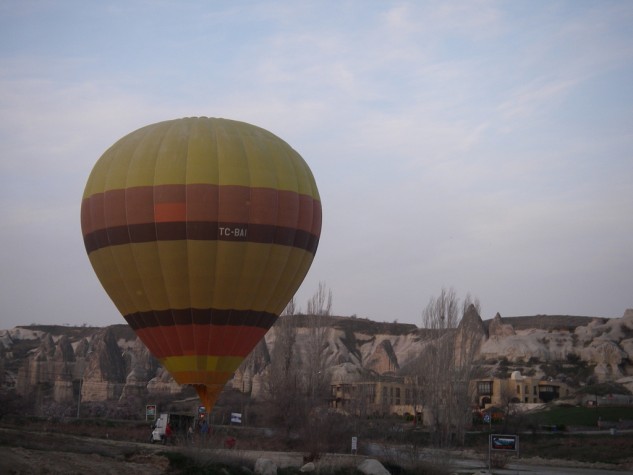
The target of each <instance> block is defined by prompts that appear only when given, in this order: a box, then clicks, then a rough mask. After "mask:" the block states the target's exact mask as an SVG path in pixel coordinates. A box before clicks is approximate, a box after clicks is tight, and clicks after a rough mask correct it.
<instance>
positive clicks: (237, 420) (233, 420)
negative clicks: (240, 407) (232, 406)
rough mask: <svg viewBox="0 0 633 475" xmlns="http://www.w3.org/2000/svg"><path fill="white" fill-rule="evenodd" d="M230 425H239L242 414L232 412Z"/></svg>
mask: <svg viewBox="0 0 633 475" xmlns="http://www.w3.org/2000/svg"><path fill="white" fill-rule="evenodd" d="M231 423H232V424H241V423H242V413H241V412H232V413H231Z"/></svg>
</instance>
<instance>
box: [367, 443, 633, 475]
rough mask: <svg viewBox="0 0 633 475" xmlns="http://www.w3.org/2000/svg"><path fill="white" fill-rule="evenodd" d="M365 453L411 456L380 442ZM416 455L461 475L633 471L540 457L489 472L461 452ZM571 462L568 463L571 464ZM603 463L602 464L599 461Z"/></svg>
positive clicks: (614, 473)
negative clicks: (447, 467)
mask: <svg viewBox="0 0 633 475" xmlns="http://www.w3.org/2000/svg"><path fill="white" fill-rule="evenodd" d="M365 449H366V451H367V452H368V455H370V456H375V457H381V458H382V457H384V458H392V459H394V460H398V459H399V460H406V459H407V458H408V459H410V457H411V450H410V449H409V450H407V449H406V448H398V447H394V446H391V447H385V446H382V445H380V444H367V445H366V446H365ZM418 457H419V458H420V459H421V460H423V461H427V462H428V463H430V464H434V463H439V464H440V465H442V466H444V465H446V466H450V469H451V470H453V471H454V472H455V473H458V474H460V475H466V474H474V473H477V474H484V473H492V474H494V475H530V474H538V475H620V474H625V473H626V474H633V471H623V470H610V469H603V468H597V467H590V466H588V464H583V465H585V466H582V467H580V466H576V467H575V466H563V465H564V464H566V463H567V462H565V461H551V462H549V464H548V461H547V460H543V459H538V460H534V459H524V460H521V459H518V460H516V461H513V462H511V463H509V464H508V466H507V467H506V468H503V469H498V468H495V469H493V470H492V472H488V461H487V460H483V459H482V458H477V457H475V456H468V455H465V454H462V455H461V456H459V457H456V456H455V453H454V452H450V451H446V452H442V451H434V450H429V449H424V450H421V451H420V453H419V455H418ZM573 463H574V462H569V464H570V465H571V464H573ZM600 465H603V464H600Z"/></svg>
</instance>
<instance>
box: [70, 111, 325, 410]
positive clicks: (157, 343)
mask: <svg viewBox="0 0 633 475" xmlns="http://www.w3.org/2000/svg"><path fill="white" fill-rule="evenodd" d="M81 228H82V232H83V238H84V244H85V247H86V251H87V253H88V256H89V259H90V262H91V264H92V267H93V269H94V271H95V273H96V274H97V277H98V278H99V280H100V281H101V284H102V285H103V287H104V289H105V291H106V292H107V294H108V295H109V297H110V298H111V299H112V301H113V302H114V304H115V306H116V307H117V309H118V310H119V312H120V313H121V314H122V315H123V317H124V318H125V320H126V321H127V322H128V324H129V325H130V326H131V327H132V328H133V329H134V330H135V332H136V334H137V335H138V336H139V338H140V339H141V340H142V341H143V343H144V344H145V345H146V346H147V347H148V349H149V351H150V352H151V353H152V354H153V355H154V356H155V357H156V358H157V359H158V360H159V361H160V362H161V364H162V365H163V366H164V367H165V368H166V369H167V370H168V371H169V372H170V374H171V375H172V376H173V378H174V379H175V380H176V382H178V383H180V384H183V385H185V384H186V385H193V386H194V387H195V388H196V390H197V392H198V395H199V396H200V399H201V401H202V403H203V404H204V405H205V406H206V408H207V410H208V411H211V408H212V407H213V405H214V403H215V401H216V399H217V397H218V395H219V393H220V392H221V390H222V388H223V387H224V384H225V383H226V382H227V381H228V380H229V379H230V378H231V376H232V374H233V372H234V371H235V370H236V369H237V368H238V367H239V365H240V363H241V362H242V361H243V360H244V358H245V357H246V356H247V355H248V354H249V353H250V352H251V350H252V349H253V348H254V347H255V345H256V344H257V343H258V342H259V341H260V339H261V338H263V336H264V335H265V333H266V332H267V330H268V329H269V328H270V327H271V326H272V324H273V323H274V322H275V320H276V319H277V317H278V316H279V314H280V313H281V312H282V311H283V309H284V308H285V306H286V305H287V303H288V302H289V301H290V299H291V298H292V296H293V295H294V294H295V292H296V291H297V289H298V288H299V286H300V284H301V282H302V281H303V279H304V277H305V275H306V273H307V272H308V269H309V267H310V265H311V263H312V260H313V258H314V255H315V253H316V250H317V246H318V242H319V236H320V232H321V201H320V197H319V193H318V190H317V187H316V183H315V181H314V177H313V175H312V172H311V171H310V169H309V167H308V165H307V164H306V163H305V161H304V160H303V159H302V158H301V156H300V155H299V154H298V153H297V152H296V151H295V150H293V149H292V148H291V147H290V146H289V145H288V144H287V143H286V142H284V141H283V140H281V139H280V138H279V137H277V136H276V135H274V134H272V133H270V132H268V131H266V130H264V129H262V128H259V127H256V126H254V125H250V124H247V123H244V122H238V121H233V120H228V119H218V118H207V117H194V118H183V119H177V120H171V121H165V122H159V123H156V124H152V125H148V126H146V127H143V128H141V129H138V130H136V131H135V132H132V133H131V134H129V135H127V136H125V137H123V138H122V139H120V140H119V141H118V142H116V143H115V144H114V145H112V146H111V147H110V148H109V149H108V150H107V151H106V152H105V153H104V154H103V155H102V156H101V158H100V159H99V160H98V161H97V163H96V164H95V166H94V168H93V170H92V172H91V174H90V176H89V178H88V182H87V184H86V188H85V191H84V195H83V200H82V205H81Z"/></svg>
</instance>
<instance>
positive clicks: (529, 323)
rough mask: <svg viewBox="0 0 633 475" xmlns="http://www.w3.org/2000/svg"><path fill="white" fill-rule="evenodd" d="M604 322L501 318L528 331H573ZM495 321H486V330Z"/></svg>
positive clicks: (545, 317) (567, 318)
mask: <svg viewBox="0 0 633 475" xmlns="http://www.w3.org/2000/svg"><path fill="white" fill-rule="evenodd" d="M595 319H598V320H603V321H606V320H607V319H606V318H601V317H583V316H574V315H531V316H519V317H501V322H502V323H509V324H510V325H512V327H513V328H514V329H515V330H528V329H530V328H536V329H540V330H568V331H573V330H575V329H576V328H577V327H582V326H585V325H589V323H591V321H592V320H595ZM492 320H493V319H490V320H484V325H485V327H486V329H488V328H489V327H490V322H492Z"/></svg>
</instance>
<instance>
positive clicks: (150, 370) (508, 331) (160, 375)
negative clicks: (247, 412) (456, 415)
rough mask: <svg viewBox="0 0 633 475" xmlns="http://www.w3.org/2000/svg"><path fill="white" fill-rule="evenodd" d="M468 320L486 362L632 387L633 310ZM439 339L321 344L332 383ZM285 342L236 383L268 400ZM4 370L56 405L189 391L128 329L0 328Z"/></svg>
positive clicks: (272, 336) (392, 365)
mask: <svg viewBox="0 0 633 475" xmlns="http://www.w3.org/2000/svg"><path fill="white" fill-rule="evenodd" d="M467 317H468V318H466V317H465V318H464V319H463V320H462V323H461V324H460V328H458V329H457V330H455V331H456V332H457V341H458V342H462V346H464V345H466V343H467V342H469V341H474V342H476V344H477V347H478V355H479V358H480V359H481V360H482V361H486V360H495V359H496V360H499V359H502V358H506V359H507V360H508V361H510V362H513V363H519V362H527V361H529V360H530V359H536V360H539V361H541V362H548V361H563V362H564V361H567V360H568V358H569V355H574V357H575V358H578V359H580V361H583V362H585V363H587V364H588V365H590V366H591V368H593V372H594V376H595V378H597V380H599V381H607V380H622V381H625V380H626V381H630V382H631V383H630V384H631V385H632V386H633V378H632V376H633V310H627V311H626V312H625V314H624V315H623V317H621V318H613V319H604V318H596V319H593V320H592V319H584V320H583V319H580V320H579V317H569V319H567V320H565V319H564V318H563V317H560V318H561V320H560V321H561V322H562V323H561V324H558V323H557V322H558V321H555V320H554V319H550V320H548V317H545V316H540V317H533V318H532V317H530V318H528V317H518V318H516V319H513V318H503V317H501V316H500V315H499V314H497V315H496V316H495V317H494V318H493V319H492V320H490V321H488V322H482V321H481V318H480V317H479V315H478V314H477V313H476V312H475V313H474V314H473V313H472V312H471V313H469V315H467ZM291 318H297V322H298V323H297V331H296V339H295V349H296V351H295V358H296V360H297V361H296V362H295V363H296V364H298V365H300V366H301V365H303V367H304V368H305V367H306V366H305V365H307V364H308V362H309V361H310V351H311V350H310V349H311V348H313V347H314V345H313V343H314V342H313V341H312V339H313V333H312V332H311V330H310V329H309V328H308V327H307V326H306V324H305V323H306V320H302V319H301V318H300V317H291ZM570 319H571V320H570ZM543 322H546V324H544V323H543ZM565 322H567V323H565ZM570 322H571V323H570ZM36 328H40V327H36ZM432 338H434V336H433V333H432V332H429V331H426V330H422V329H419V328H416V327H415V326H414V325H405V324H397V323H378V322H372V321H369V320H365V319H355V318H344V317H331V318H330V319H329V321H328V323H327V325H326V327H325V328H324V331H323V334H322V340H321V341H320V345H321V359H322V364H323V368H324V369H325V372H326V375H327V378H328V379H329V381H354V380H359V379H362V378H364V377H367V376H368V375H369V374H381V375H384V374H400V373H402V371H403V370H406V369H407V367H409V366H412V365H413V363H414V362H415V361H416V359H418V358H419V356H420V355H421V353H422V351H423V349H424V347H425V345H426V344H427V343H428V342H429V341H430V339H432ZM278 341H279V339H278V335H277V329H276V327H273V328H272V329H271V330H270V331H269V332H268V333H267V335H266V337H265V339H264V340H262V342H260V344H259V345H258V346H257V347H256V349H255V350H254V351H253V353H252V354H251V355H250V356H249V358H247V359H246V360H245V361H244V363H243V365H242V366H241V367H240V368H239V369H238V371H237V372H236V373H235V376H234V378H233V380H232V381H231V382H230V385H231V386H232V387H234V388H235V389H238V390H240V391H244V392H248V393H250V394H251V395H253V396H255V397H262V396H263V392H264V389H265V387H264V386H265V384H264V381H265V378H266V377H267V371H268V368H269V367H270V362H271V355H273V354H274V350H275V345H276V344H277V342H278ZM312 351H314V350H312ZM458 351H459V350H458ZM0 370H2V373H3V374H2V377H1V378H0V383H2V384H4V385H5V386H11V385H13V384H14V385H15V390H16V391H17V392H18V393H20V394H24V395H28V394H32V393H33V391H35V390H38V388H39V390H42V389H43V388H44V389H47V390H49V391H50V392H51V394H52V397H53V398H54V399H55V401H57V402H72V401H76V400H77V398H78V396H79V391H80V390H81V399H82V400H83V401H104V400H117V399H125V398H128V397H144V396H146V395H151V394H158V393H165V394H177V393H179V392H180V391H181V390H182V388H181V387H180V386H179V385H178V384H177V383H175V381H174V380H173V379H172V378H171V376H170V375H169V374H168V373H167V372H166V371H165V370H164V369H163V368H162V367H161V366H160V365H159V363H158V362H157V361H156V360H155V359H154V358H153V357H152V356H151V355H150V354H149V352H148V351H147V349H146V347H145V346H144V345H143V344H142V343H141V342H140V340H138V339H137V338H136V337H135V336H134V334H133V333H132V332H131V331H129V329H127V327H126V326H124V325H114V326H111V327H106V328H93V329H81V331H79V329H76V328H70V327H54V328H51V329H50V331H44V330H39V329H38V330H34V329H33V328H16V329H12V330H3V331H0Z"/></svg>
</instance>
